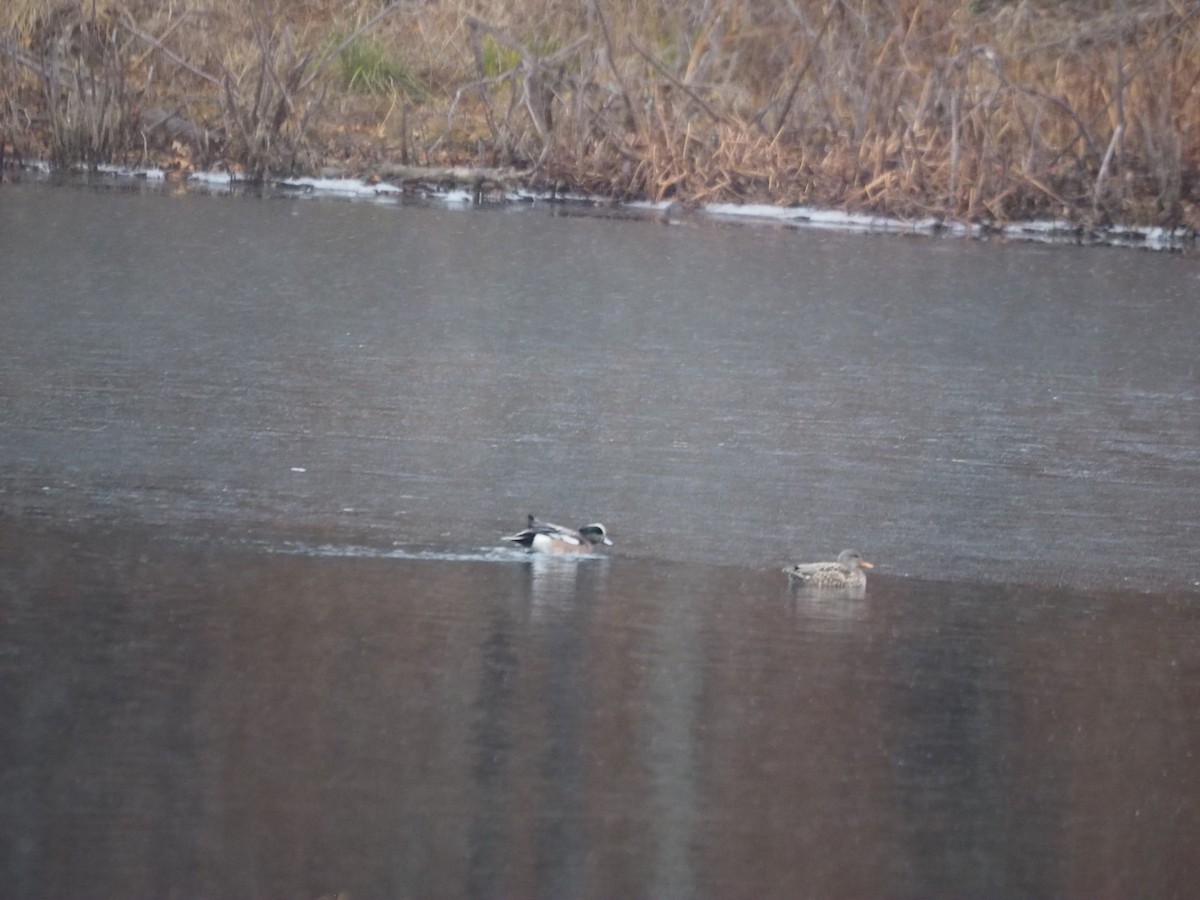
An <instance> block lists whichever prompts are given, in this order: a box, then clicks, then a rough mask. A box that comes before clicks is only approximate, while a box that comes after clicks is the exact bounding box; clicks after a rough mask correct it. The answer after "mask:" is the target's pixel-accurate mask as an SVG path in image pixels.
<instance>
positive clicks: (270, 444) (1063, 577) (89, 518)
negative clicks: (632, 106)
mask: <svg viewBox="0 0 1200 900" xmlns="http://www.w3.org/2000/svg"><path fill="white" fill-rule="evenodd" d="M560 213H561V211H560V210H556V209H553V208H551V209H543V208H541V207H536V208H534V209H523V208H522V209H483V210H471V209H455V210H447V209H439V208H408V207H402V206H398V205H394V204H367V203H350V202H345V201H328V200H311V199H299V198H278V197H273V198H250V197H215V196H186V195H185V196H173V195H168V194H166V193H163V192H155V191H147V190H131V191H118V190H90V189H81V188H78V187H70V188H48V187H44V186H29V185H5V186H4V187H3V188H2V189H0V313H2V315H3V326H2V327H0V402H2V404H3V405H2V407H0V616H2V621H0V720H2V721H3V722H4V723H5V727H4V730H3V732H2V734H3V737H2V739H0V809H3V810H5V813H4V816H3V825H2V826H0V839H2V840H3V851H2V855H0V868H2V871H3V874H4V878H5V885H6V887H5V890H4V893H5V894H6V895H11V896H14V897H31V898H32V897H38V898H44V897H80V896H103V897H110V896H111V897H123V898H124V897H143V896H145V897H149V896H170V895H172V894H174V895H175V896H188V897H228V896H296V897H313V898H316V897H320V896H322V895H328V894H334V893H336V892H338V891H343V892H346V893H348V894H349V895H350V896H352V897H355V898H359V897H415V896H422V897H424V896H437V897H526V896H529V897H533V896H545V897H555V898H558V897H573V896H579V897H598V898H605V897H639V896H642V897H742V896H756V897H797V896H828V897H839V896H845V897H862V896H878V897H883V896H888V897H930V896H954V897H962V896H978V897H1009V896H1011V897H1027V896H1078V897H1094V896H1132V895H1146V896H1186V895H1188V893H1189V892H1190V891H1191V889H1192V888H1191V885H1192V884H1193V879H1194V871H1195V867H1196V864H1197V862H1198V860H1197V856H1196V849H1195V848H1196V847H1198V846H1200V809H1198V808H1197V807H1198V806H1200V765H1198V763H1197V760H1196V756H1195V749H1194V748H1195V747H1196V746H1200V714H1198V713H1197V712H1196V710H1197V709H1200V702H1198V701H1200V640H1198V639H1200V622H1198V615H1200V613H1198V612H1197V610H1200V606H1197V603H1196V601H1197V600H1198V599H1200V595H1198V593H1197V590H1196V588H1197V583H1198V582H1200V574H1198V573H1200V490H1198V489H1200V416H1198V415H1197V413H1198V411H1200V410H1198V403H1197V396H1198V393H1200V373H1198V372H1197V362H1196V352H1195V348H1196V341H1195V335H1196V334H1197V330H1198V329H1197V325H1198V324H1200V306H1198V305H1197V302H1196V299H1195V298H1196V297H1197V296H1200V269H1197V267H1196V262H1195V260H1190V259H1187V258H1183V257H1172V256H1161V255H1150V254H1142V253H1131V252H1128V251H1111V250H1101V249H1088V250H1074V249H1070V248H1061V247H1059V248H1042V247H1037V246H1004V245H995V244H980V243H971V242H961V241H939V240H909V239H901V238H895V237H888V238H875V237H862V236H848V235H837V234H830V233H821V232H803V231H793V230H789V229H779V230H775V229H763V228H733V227H725V226H716V225H712V224H705V223H702V222H698V221H695V220H687V221H685V222H684V223H683V224H680V225H666V224H664V223H662V222H659V221H656V220H645V221H640V220H634V221H613V220H611V219H606V218H601V217H596V216H580V215H563V214H560ZM528 512H535V513H538V514H539V515H542V516H544V517H548V518H551V519H554V520H565V524H581V523H583V522H588V521H595V520H600V521H603V522H604V523H606V525H607V526H608V528H609V530H610V532H611V533H612V535H613V537H614V539H615V540H616V546H615V547H614V548H613V550H612V552H611V553H610V554H607V555H606V556H604V557H601V558H594V559H583V560H577V561H570V562H562V561H547V560H530V559H528V558H526V557H525V556H524V555H522V554H521V553H519V552H516V551H514V550H511V549H508V548H506V547H504V546H501V545H500V544H499V543H498V541H497V538H498V537H499V535H501V534H506V533H510V532H512V531H513V530H515V529H517V528H519V527H520V526H521V525H522V524H523V522H524V517H525V515H526V514H527V513H528ZM844 546H856V547H858V548H859V549H860V550H862V551H863V552H864V554H865V555H866V556H867V558H869V559H871V560H872V561H874V562H875V563H876V565H877V568H876V570H875V573H874V574H873V576H872V580H871V582H870V585H869V588H868V590H867V593H866V595H865V596H863V597H829V596H813V595H810V594H806V593H804V592H802V591H796V590H794V589H791V588H789V586H788V585H787V580H786V578H784V577H783V575H782V574H781V573H780V571H779V568H780V566H781V565H783V564H784V563H787V562H795V561H799V560H801V559H811V558H821V557H825V556H827V555H832V554H834V553H836V552H837V550H839V549H841V548H842V547H844Z"/></svg>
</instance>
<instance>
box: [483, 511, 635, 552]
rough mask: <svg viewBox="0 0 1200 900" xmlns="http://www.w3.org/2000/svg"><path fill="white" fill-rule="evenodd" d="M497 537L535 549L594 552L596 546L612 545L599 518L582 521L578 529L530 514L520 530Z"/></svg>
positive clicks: (531, 549) (539, 550) (542, 550)
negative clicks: (596, 520)
mask: <svg viewBox="0 0 1200 900" xmlns="http://www.w3.org/2000/svg"><path fill="white" fill-rule="evenodd" d="M500 540H502V541H511V542H512V543H514V544H520V545H521V546H522V547H524V548H525V549H526V550H530V551H534V552H538V553H594V552H595V550H596V548H597V547H600V546H610V547H611V546H612V540H611V539H610V538H609V536H608V532H607V531H605V529H604V526H603V525H601V524H600V523H599V522H593V523H592V524H591V525H582V526H580V527H579V528H578V529H575V528H564V527H563V526H561V525H555V524H554V523H553V522H543V521H541V520H539V519H535V518H534V517H533V516H532V515H531V516H530V517H529V524H528V525H526V526H525V528H524V530H522V531H518V532H517V533H516V534H510V535H508V536H507V537H502V538H501V539H500Z"/></svg>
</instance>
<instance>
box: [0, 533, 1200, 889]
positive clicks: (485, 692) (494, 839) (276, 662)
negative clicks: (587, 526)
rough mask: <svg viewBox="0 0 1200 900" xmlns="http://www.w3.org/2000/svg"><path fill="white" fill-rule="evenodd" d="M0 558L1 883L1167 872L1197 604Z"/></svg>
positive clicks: (176, 552)
mask: <svg viewBox="0 0 1200 900" xmlns="http://www.w3.org/2000/svg"><path fill="white" fill-rule="evenodd" d="M0 547H2V548H3V551H4V552H3V554H2V555H0V612H2V614H3V622H4V628H3V630H2V631H0V716H2V717H3V721H4V722H5V723H6V725H7V727H6V728H5V729H4V730H3V732H2V740H3V744H2V745H0V746H2V750H3V753H2V754H0V803H2V804H3V808H4V810H5V816H4V817H3V825H2V828H3V831H2V832H0V834H2V836H3V849H2V852H3V856H2V857H0V870H2V871H3V872H4V874H5V878H6V882H5V884H6V888H5V895H6V896H12V897H14V898H44V897H75V896H120V897H141V896H172V895H175V896H187V897H200V898H203V897H224V896H264V895H271V896H275V895H281V896H296V897H319V896H322V895H325V894H330V893H333V892H336V891H344V892H346V893H348V894H350V895H351V896H438V897H481V896H554V897H613V896H655V897H696V896H712V897H724V896H754V897H797V896H831V897H832V896H871V897H875V896H891V897H927V896H987V897H1025V896H1131V895H1140V894H1146V895H1153V896H1182V895H1186V893H1187V891H1188V890H1189V889H1190V888H1189V885H1190V883H1191V878H1192V872H1193V869H1194V855H1193V854H1194V848H1195V846H1197V842H1198V841H1200V809H1197V807H1196V805H1195V804H1194V803H1192V802H1191V800H1190V798H1191V797H1194V796H1200V763H1198V762H1197V760H1196V754H1195V752H1194V748H1195V746H1196V745H1197V742H1198V740H1200V716H1198V715H1197V713H1196V710H1197V709H1200V605H1198V604H1197V603H1196V598H1195V597H1191V596H1186V595H1182V596H1173V595H1125V594H1096V593H1073V592H1069V591H1063V590H1035V589H1031V588H1023V589H1015V588H1002V587H986V586H978V585H969V584H962V583H933V582H917V581H910V580H904V579H896V578H890V577H887V576H879V577H875V578H873V579H872V580H871V582H870V584H869V587H868V590H867V592H866V594H865V596H863V597H844V598H840V599H838V598H832V597H829V596H823V597H821V598H816V597H808V596H804V595H798V594H797V593H796V592H795V591H792V590H789V589H787V587H786V586H785V584H783V583H782V581H781V576H780V575H779V573H778V571H777V570H776V569H773V568H772V569H768V570H765V571H755V570H750V569H744V568H732V567H725V568H722V567H712V566H681V565H678V564H673V563H660V562H643V561H638V560H633V559H629V558H624V557H619V556H614V557H612V558H610V559H603V560H586V561H573V562H572V563H570V565H571V566H573V568H572V569H559V568H558V567H556V566H548V567H546V566H540V565H539V566H535V565H533V564H532V562H531V561H523V560H520V559H519V558H516V559H514V558H509V557H495V558H483V557H476V558H473V559H471V560H465V561H462V562H455V561H453V560H406V559H387V558H378V557H377V558H370V557H369V556H359V557H354V556H336V555H325V556H320V557H312V556H304V555H298V554H296V553H294V552H289V553H287V554H279V553H274V552H271V551H270V549H269V548H264V547H259V548H257V549H255V548H245V547H238V546H237V545H227V544H222V543H220V542H219V541H218V540H216V539H209V540H192V541H179V540H173V539H164V538H161V537H157V536H155V535H152V534H149V533H146V532H138V531H135V530H132V529H122V530H113V531H108V532H105V531H101V530H96V529H92V528H85V529H83V530H81V531H78V530H77V531H70V530H54V529H51V528H50V527H49V526H46V525H43V526H37V525H36V524H35V523H30V522H22V523H19V524H18V523H14V522H12V521H11V520H9V521H5V522H0Z"/></svg>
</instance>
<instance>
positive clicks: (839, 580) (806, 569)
mask: <svg viewBox="0 0 1200 900" xmlns="http://www.w3.org/2000/svg"><path fill="white" fill-rule="evenodd" d="M873 568H875V567H874V566H873V565H871V564H870V563H869V562H867V561H866V560H865V559H863V558H862V554H860V553H859V552H858V551H857V550H843V551H842V552H841V553H839V554H838V558H837V562H818V563H798V564H797V565H794V566H788V567H787V568H786V569H784V570H783V571H785V572H787V574H788V577H789V578H791V579H793V580H794V581H798V582H799V583H800V584H805V585H808V586H810V587H818V588H860V587H866V585H867V576H866V573H865V572H863V569H873Z"/></svg>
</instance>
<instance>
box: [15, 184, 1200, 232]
mask: <svg viewBox="0 0 1200 900" xmlns="http://www.w3.org/2000/svg"><path fill="white" fill-rule="evenodd" d="M7 171H8V172H9V173H10V174H14V175H15V176H16V178H17V180H21V181H24V180H26V179H27V178H28V180H29V181H30V182H32V183H45V182H49V181H51V180H53V179H55V178H62V179H63V180H67V181H80V182H84V181H87V180H89V179H92V178H100V179H111V180H114V181H118V182H119V181H126V182H131V183H139V182H140V183H145V184H148V185H149V184H161V185H163V186H167V185H172V186H178V187H182V188H183V189H184V190H194V191H197V192H202V191H206V192H216V191H228V192H230V193H233V192H243V193H249V192H254V191H262V190H273V191H278V192H280V193H281V194H289V193H290V194H304V195H311V196H314V197H326V198H341V199H348V200H365V201H373V202H381V203H401V204H402V203H405V202H413V203H415V202H424V203H428V202H434V203H439V204H442V205H445V206H448V207H454V206H483V205H496V204H529V205H535V204H556V205H562V206H567V207H573V208H576V209H579V210H581V211H583V210H603V209H609V210H616V211H620V212H623V213H627V214H629V215H632V216H640V217H646V218H656V219H659V220H661V221H663V222H666V223H669V224H672V223H674V224H677V223H681V222H683V221H686V220H689V219H691V220H693V221H695V220H700V221H706V222H712V223H723V224H731V225H746V226H764V227H766V226H775V227H784V228H793V229H812V230H826V231H835V232H841V233H851V234H864V235H908V236H914V237H927V238H939V237H940V238H962V239H967V240H978V241H987V240H999V241H1011V242H1021V243H1039V244H1047V245H1056V246H1078V247H1114V248H1123V249H1141V250H1149V251H1153V252H1160V253H1181V254H1187V255H1190V254H1192V253H1195V252H1196V251H1197V248H1198V247H1200V236H1198V235H1197V232H1196V230H1195V229H1191V228H1186V227H1178V228H1174V229H1170V228H1164V227H1161V226H1154V225H1120V224H1113V225H1104V226H1097V225H1091V226H1085V225H1082V224H1080V223H1077V222H1071V221H1067V220H1052V219H1046V220H1029V221H1014V222H1004V223H991V222H987V223H981V222H974V223H972V222H961V221H954V220H947V219H940V218H936V217H925V218H920V219H903V218H899V217H893V216H883V215H871V214H863V213H852V212H845V211H842V210H836V209H827V208H822V207H817V206H810V205H799V204H798V205H794V206H774V205H771V204H767V203H708V204H685V203H681V202H679V201H677V200H661V201H648V200H628V201H621V200H615V199H612V198H607V197H601V196H589V195H585V194H578V193H567V192H563V191H560V190H555V189H545V188H538V187H535V186H533V184H525V183H524V179H523V178H522V176H523V175H524V173H522V172H519V171H517V170H498V169H487V168H479V169H475V168H472V167H470V166H451V167H427V168H422V167H419V166H402V167H390V168H387V169H385V171H389V172H390V173H391V175H392V176H393V177H391V178H383V177H376V176H372V177H368V178H352V177H345V175H344V174H343V173H339V172H337V171H335V170H329V169H327V170H326V171H325V172H324V174H322V175H317V176H298V177H290V178H282V177H281V178H273V179H267V180H265V181H261V182H259V181H251V180H248V179H244V178H239V177H237V176H235V175H231V174H229V173H225V172H208V173H200V172H192V173H188V174H186V175H180V174H179V173H176V172H172V171H170V170H167V169H162V168H158V167H145V168H126V167H121V166H97V167H96V168H95V170H94V171H89V170H86V169H82V168H79V169H75V170H71V171H69V172H61V171H59V170H55V169H54V168H53V167H51V166H50V165H49V164H48V163H44V162H38V163H27V164H25V165H24V166H22V167H20V168H17V167H10V168H9V169H8V170H7ZM396 175H402V176H403V177H400V178H397V177H395V176H396Z"/></svg>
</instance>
